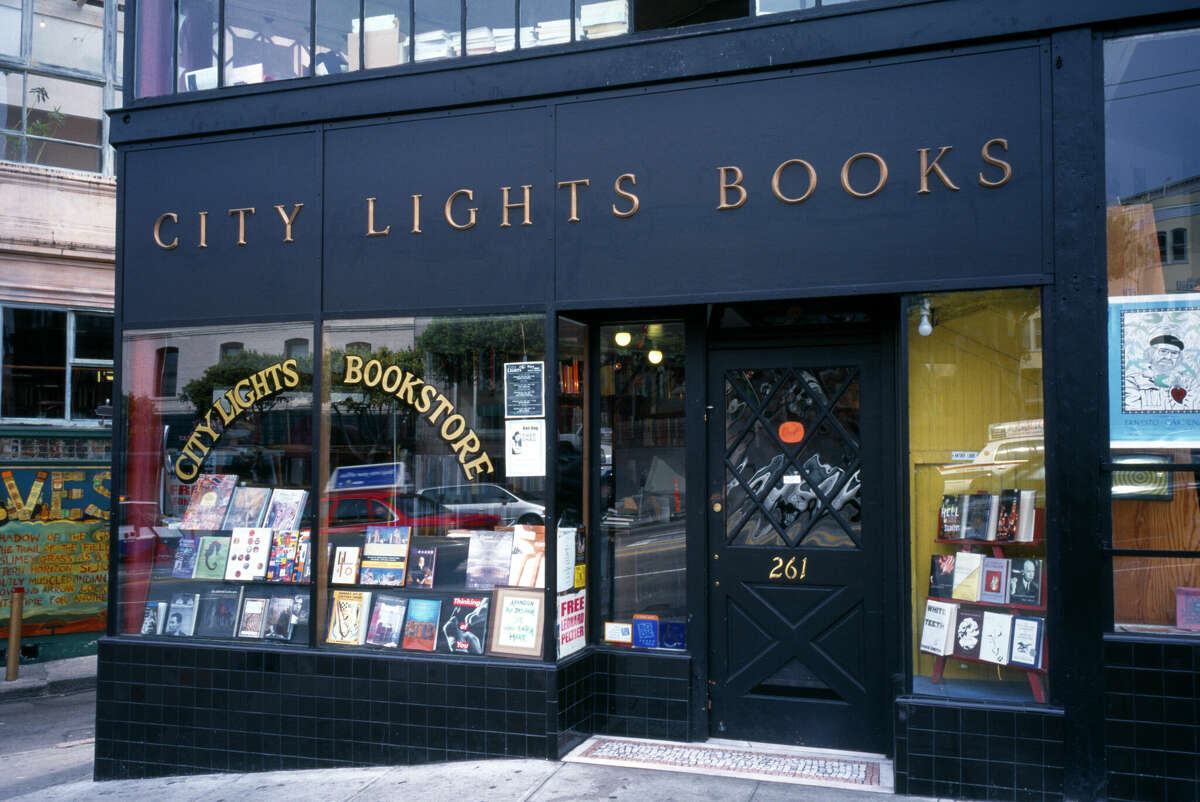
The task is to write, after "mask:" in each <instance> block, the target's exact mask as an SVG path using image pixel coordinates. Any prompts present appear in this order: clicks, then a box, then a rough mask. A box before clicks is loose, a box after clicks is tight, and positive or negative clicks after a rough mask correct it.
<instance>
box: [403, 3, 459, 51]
mask: <svg viewBox="0 0 1200 802" xmlns="http://www.w3.org/2000/svg"><path fill="white" fill-rule="evenodd" d="M413 3H414V5H413V13H414V22H415V30H414V34H413V43H414V50H413V53H414V55H415V60H416V61H430V60H432V59H439V58H451V57H453V56H457V55H459V48H460V45H461V42H460V41H459V33H460V31H462V27H461V26H462V6H461V5H460V3H459V0H413Z"/></svg>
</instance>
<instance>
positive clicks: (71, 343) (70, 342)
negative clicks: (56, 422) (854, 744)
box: [63, 311, 75, 420]
mask: <svg viewBox="0 0 1200 802" xmlns="http://www.w3.org/2000/svg"><path fill="white" fill-rule="evenodd" d="M74 362H75V313H74V312H71V311H68V312H67V365H66V368H67V376H66V381H65V382H63V385H64V387H65V388H66V390H65V392H66V398H64V399H63V419H64V420H71V383H72V382H73V381H74V380H75V377H74V375H73V373H74V371H73V370H72V369H71V368H72V365H73V364H74Z"/></svg>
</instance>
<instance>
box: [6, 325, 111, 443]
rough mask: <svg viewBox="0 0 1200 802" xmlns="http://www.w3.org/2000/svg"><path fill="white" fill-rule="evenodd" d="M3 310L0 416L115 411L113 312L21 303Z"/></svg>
mask: <svg viewBox="0 0 1200 802" xmlns="http://www.w3.org/2000/svg"><path fill="white" fill-rule="evenodd" d="M0 315H2V317H3V321H4V324H3V330H2V332H0V349H2V352H3V355H4V361H3V371H2V372H0V418H4V419H16V420H22V419H24V420H39V421H43V420H58V421H63V420H69V421H80V420H96V419H100V418H110V417H111V416H112V413H111V404H112V380H113V369H112V365H113V361H112V343H113V317H112V315H110V314H105V313H100V312H72V311H68V310H64V309H45V308H29V307H17V306H6V307H3V308H2V309H0Z"/></svg>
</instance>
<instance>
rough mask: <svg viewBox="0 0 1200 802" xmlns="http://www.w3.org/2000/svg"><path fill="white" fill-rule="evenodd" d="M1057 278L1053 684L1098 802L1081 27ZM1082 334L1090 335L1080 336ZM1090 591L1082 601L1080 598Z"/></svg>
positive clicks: (1089, 207)
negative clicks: (1055, 648) (1054, 647)
mask: <svg viewBox="0 0 1200 802" xmlns="http://www.w3.org/2000/svg"><path fill="white" fill-rule="evenodd" d="M1049 70H1050V78H1049V81H1050V87H1051V115H1052V125H1051V131H1052V137H1051V151H1052V152H1051V156H1052V160H1053V161H1052V163H1053V165H1054V167H1053V185H1052V186H1053V193H1054V194H1053V210H1054V211H1053V229H1052V230H1053V246H1052V247H1053V249H1052V258H1053V261H1054V274H1055V278H1054V284H1053V285H1052V286H1051V287H1050V288H1049V289H1048V290H1047V291H1046V294H1045V296H1044V304H1045V321H1046V324H1045V331H1044V357H1045V366H1044V367H1045V393H1046V424H1047V425H1046V455H1047V459H1046V491H1047V496H1048V504H1047V511H1048V521H1047V524H1048V525H1047V547H1046V548H1047V554H1046V556H1047V560H1048V563H1049V568H1050V570H1049V572H1048V576H1049V577H1050V582H1051V584H1050V588H1049V591H1050V592H1049V598H1050V600H1051V604H1050V610H1049V614H1048V616H1049V620H1048V625H1049V629H1050V642H1051V643H1052V644H1054V645H1055V646H1056V647H1057V652H1056V653H1055V652H1051V654H1050V665H1051V671H1052V674H1051V693H1052V695H1053V696H1052V698H1053V700H1055V701H1057V702H1059V703H1061V705H1062V706H1063V709H1064V712H1065V716H1064V755H1063V757H1064V764H1063V769H1064V777H1063V780H1064V787H1063V790H1064V796H1065V797H1066V798H1067V799H1072V800H1076V799H1077V800H1092V799H1103V798H1104V796H1105V779H1104V711H1103V693H1102V689H1103V687H1104V666H1103V633H1104V630H1105V629H1106V627H1107V623H1108V622H1106V621H1104V620H1103V619H1104V615H1103V612H1102V611H1103V610H1104V609H1105V607H1106V606H1107V605H1102V604H1096V603H1094V602H1095V601H1096V600H1098V598H1102V597H1103V594H1106V593H1111V590H1112V589H1111V587H1105V585H1104V583H1103V582H1102V581H1101V579H1100V578H1101V577H1103V576H1104V570H1103V569H1104V561H1103V556H1102V554H1101V551H1100V528H1101V526H1102V525H1103V523H1104V520H1105V518H1104V515H1103V509H1104V505H1105V504H1107V503H1108V494H1107V492H1102V490H1103V488H1102V487H1101V474H1100V462H1101V460H1102V458H1103V457H1104V455H1105V454H1106V452H1107V434H1106V433H1107V426H1106V425H1105V414H1106V410H1107V404H1106V403H1105V399H1106V391H1105V380H1104V379H1105V377H1104V366H1105V364H1106V362H1105V359H1104V340H1103V337H1097V336H1096V335H1097V334H1099V333H1101V332H1103V331H1104V330H1105V328H1104V324H1105V302H1106V300H1105V299H1106V295H1107V293H1106V288H1105V268H1104V239H1103V236H1104V231H1103V225H1102V217H1101V215H1102V214H1103V207H1104V125H1103V104H1102V94H1101V84H1102V65H1101V63H1100V50H1099V47H1098V43H1097V42H1096V40H1094V38H1093V35H1092V32H1091V31H1090V30H1089V29H1076V30H1069V31H1063V32H1060V33H1057V34H1054V35H1053V36H1052V38H1051V48H1050V64H1049ZM1081 332H1086V333H1087V335H1088V336H1082V337H1081V336H1079V333H1081ZM1089 599H1090V600H1093V601H1092V602H1090V603H1089V602H1088V600H1089Z"/></svg>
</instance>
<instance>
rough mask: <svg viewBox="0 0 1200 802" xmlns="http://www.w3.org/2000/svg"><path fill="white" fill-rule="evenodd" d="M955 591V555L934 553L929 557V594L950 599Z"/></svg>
mask: <svg viewBox="0 0 1200 802" xmlns="http://www.w3.org/2000/svg"><path fill="white" fill-rule="evenodd" d="M953 592H954V555H953V554H934V555H933V556H932V557H930V558H929V595H930V596H933V597H934V598H937V599H949V598H951V594H952V593H953Z"/></svg>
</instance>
